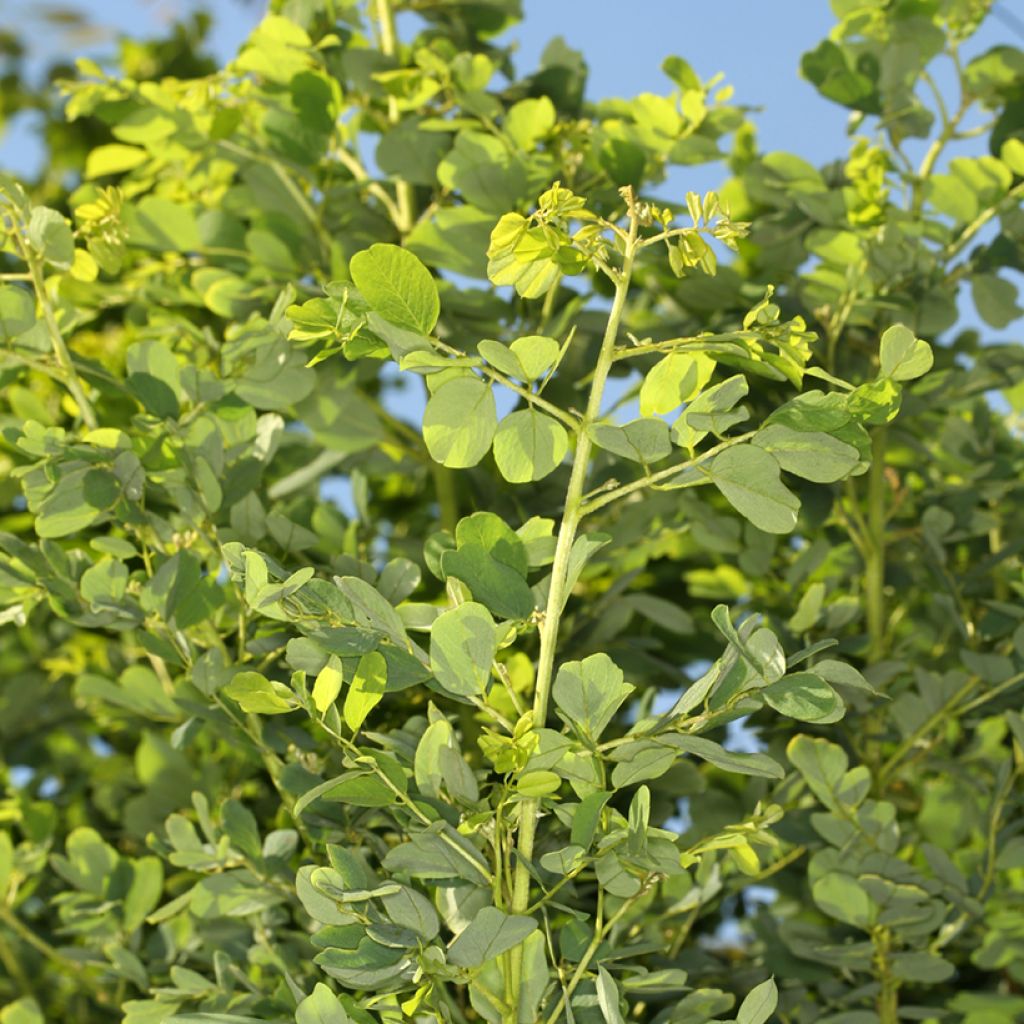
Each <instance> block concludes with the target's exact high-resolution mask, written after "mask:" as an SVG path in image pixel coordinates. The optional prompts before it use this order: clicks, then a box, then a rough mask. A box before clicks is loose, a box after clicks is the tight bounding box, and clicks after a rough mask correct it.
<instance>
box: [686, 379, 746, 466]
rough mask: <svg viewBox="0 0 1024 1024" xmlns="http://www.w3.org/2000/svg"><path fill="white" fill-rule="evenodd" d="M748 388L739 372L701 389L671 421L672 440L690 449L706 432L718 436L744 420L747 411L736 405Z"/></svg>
mask: <svg viewBox="0 0 1024 1024" xmlns="http://www.w3.org/2000/svg"><path fill="white" fill-rule="evenodd" d="M749 390H750V385H749V384H748V383H747V378H746V377H744V376H743V374H740V373H738V374H736V375H735V376H733V377H729V378H728V380H724V381H722V383H721V384H716V385H715V386H714V387H713V388H708V389H707V391H702V392H701V393H700V394H699V395H697V397H696V398H694V399H693V401H692V402H690V404H689V405H688V406H687V407H686V409H684V410H683V413H682V415H681V416H680V417H679V418H678V419H677V420H676V421H675V423H673V424H672V440H673V441H675V443H676V444H678V445H679V446H680V447H683V448H689V449H690V450H691V451H692V450H693V449H694V448H695V447H696V446H697V444H699V443H700V441H701V440H702V439H703V438H704V437H706V436H707V434H708V433H713V434H715V435H716V436H718V437H721V436H722V435H723V434H724V433H725V432H726V431H727V430H729V429H730V428H731V427H734V426H735V425H736V424H737V423H743V422H744V421H745V420H746V419H748V417H749V415H750V414H749V413H748V412H747V410H746V409H744V408H742V407H741V408H739V409H736V408H735V405H736V403H737V402H739V401H740V400H741V399H742V398H744V397H745V396H746V395H747V393H748V391H749Z"/></svg>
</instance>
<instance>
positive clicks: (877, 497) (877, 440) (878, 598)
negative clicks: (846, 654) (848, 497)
mask: <svg viewBox="0 0 1024 1024" xmlns="http://www.w3.org/2000/svg"><path fill="white" fill-rule="evenodd" d="M885 448H886V428H885V427H880V428H879V429H878V430H876V431H875V433H874V435H873V436H872V438H871V471H870V474H869V475H868V515H867V526H868V535H867V538H866V539H867V565H866V566H865V573H864V576H865V579H864V587H865V598H866V604H867V620H868V660H869V661H872V662H874V661H878V660H879V659H880V658H881V657H882V656H883V654H884V653H885V632H886V610H885V520H886V487H887V484H886V479H885Z"/></svg>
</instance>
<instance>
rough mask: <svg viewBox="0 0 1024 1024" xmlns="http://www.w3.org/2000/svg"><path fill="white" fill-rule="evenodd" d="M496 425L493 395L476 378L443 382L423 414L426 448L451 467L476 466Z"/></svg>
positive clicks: (485, 450) (439, 460)
mask: <svg viewBox="0 0 1024 1024" xmlns="http://www.w3.org/2000/svg"><path fill="white" fill-rule="evenodd" d="M497 428H498V411H497V407H496V405H495V403H494V394H493V393H492V391H491V388H490V385H489V384H485V383H484V382H483V381H482V380H480V379H479V378H478V377H456V378H454V379H453V380H449V381H445V383H444V384H442V385H441V386H440V387H439V388H438V389H437V391H435V392H434V393H433V394H432V395H431V396H430V400H429V401H428V402H427V408H426V412H425V413H424V415H423V440H424V441H425V442H426V444H427V451H429V452H430V457H431V458H432V459H433V460H434V461H435V462H440V463H441V465H442V466H448V467H449V468H450V469H468V468H469V467H470V466H475V465H476V464H477V463H478V462H479V461H480V460H481V459H482V458H483V457H484V456H485V455H486V454H487V452H488V451H489V450H490V447H491V441H492V440H493V439H494V433H495V431H496V430H497Z"/></svg>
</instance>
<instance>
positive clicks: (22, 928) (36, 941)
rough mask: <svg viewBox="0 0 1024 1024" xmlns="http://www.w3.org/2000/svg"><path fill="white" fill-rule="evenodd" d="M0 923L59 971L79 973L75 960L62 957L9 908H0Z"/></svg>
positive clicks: (79, 965)
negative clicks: (54, 965) (59, 969)
mask: <svg viewBox="0 0 1024 1024" xmlns="http://www.w3.org/2000/svg"><path fill="white" fill-rule="evenodd" d="M0 922H2V923H3V924H5V925H7V927H8V928H10V929H11V931H12V932H14V934H15V935H17V936H18V938H20V939H22V940H23V941H25V942H27V943H28V944H29V945H30V946H31V947H32V948H33V949H34V950H35V951H36V952H37V953H39V954H41V955H42V956H44V957H46V959H47V960H50V961H52V962H53V963H55V964H56V965H57V966H58V967H60V968H61V970H63V971H67V970H71V971H80V970H81V969H82V965H81V964H80V963H79V962H78V961H77V960H72V959H71V958H70V957H66V956H64V954H63V953H61V952H60V950H59V949H57V948H56V947H54V946H51V945H50V944H49V943H48V942H47V941H46V940H45V939H41V938H40V937H39V936H38V935H36V933H35V932H34V931H32V929H31V928H29V927H28V925H26V924H25V923H24V922H23V921H22V920H21V918H20V917H18V915H17V914H15V913H14V911H13V910H11V909H10V908H9V907H0Z"/></svg>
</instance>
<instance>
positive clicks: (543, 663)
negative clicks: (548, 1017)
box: [510, 197, 638, 1021]
mask: <svg viewBox="0 0 1024 1024" xmlns="http://www.w3.org/2000/svg"><path fill="white" fill-rule="evenodd" d="M628 202H629V234H628V236H627V239H626V242H625V251H624V253H623V258H622V269H621V271H620V272H619V276H618V280H617V282H616V285H615V298H614V300H613V302H612V308H611V311H610V313H609V314H608V323H607V325H606V327H605V331H604V337H603V338H602V340H601V349H600V351H599V352H598V356H597V363H596V365H595V366H594V373H593V377H592V379H591V385H590V396H589V398H588V400H587V407H586V411H585V412H584V414H583V420H582V422H581V423H580V427H579V433H578V435H577V441H576V452H575V454H574V456H573V462H572V472H571V474H570V476H569V486H568V488H567V490H566V493H565V509H564V511H563V513H562V522H561V525H560V527H559V530H558V540H557V542H556V545H555V558H554V562H553V563H552V566H551V587H550V589H549V591H548V600H547V606H546V608H545V610H544V619H543V622H542V624H541V627H540V656H539V658H538V662H537V683H536V687H535V689H534V695H533V724H534V727H535V728H538V729H539V728H542V727H543V725H544V723H545V721H546V719H547V714H548V704H549V702H550V699H551V683H552V676H553V674H554V666H555V652H556V650H557V647H558V629H559V625H560V624H561V620H562V609H563V608H564V606H565V602H566V599H567V598H568V594H567V593H566V584H567V582H568V576H569V556H570V554H571V552H572V546H573V543H574V541H575V540H576V533H577V530H578V529H579V524H580V520H581V518H582V509H583V491H584V487H585V485H586V481H587V469H588V467H589V463H590V453H591V450H592V447H593V445H592V443H591V440H590V434H589V431H588V428H589V427H590V426H591V424H593V423H595V422H596V421H597V419H598V418H599V417H600V415H601V402H602V400H603V398H604V388H605V383H606V382H607V380H608V372H609V371H610V370H611V366H612V362H613V361H614V359H613V356H614V350H615V341H616V338H617V337H618V334H619V325H620V324H621V322H622V314H623V311H624V310H625V306H626V296H627V294H628V293H629V284H630V280H631V278H632V276H633V261H634V259H635V258H636V249H637V227H638V225H637V219H636V215H635V213H634V210H633V201H632V197H630V198H629V200H628ZM539 811H540V800H539V799H537V798H536V797H531V798H528V799H526V800H524V801H523V802H522V803H521V804H520V807H519V837H518V843H517V854H518V857H517V860H516V866H515V873H514V878H513V885H512V912H513V913H514V914H522V913H524V912H525V911H526V909H527V908H528V907H529V905H530V872H529V869H528V868H527V866H526V865H527V863H528V862H531V861H532V860H533V846H534V841H535V839H536V836H537V821H538V816H539ZM521 971H522V947H521V946H519V947H517V948H516V949H515V950H513V957H512V991H513V992H516V993H518V991H519V984H520V980H521ZM510 1020H511V1021H515V1020H516V1012H515V1007H513V1008H512V1016H511V1017H510Z"/></svg>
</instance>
